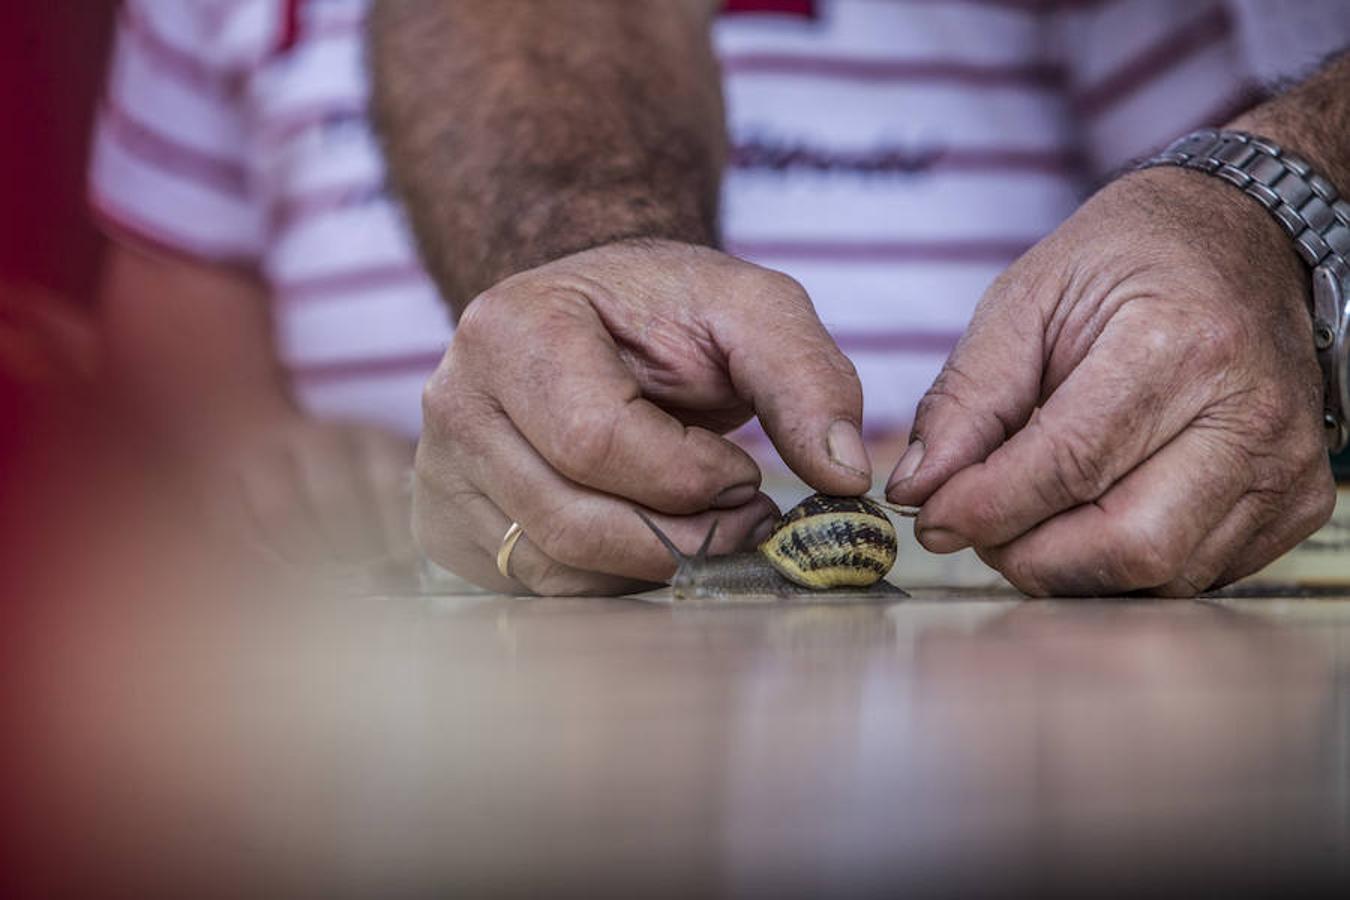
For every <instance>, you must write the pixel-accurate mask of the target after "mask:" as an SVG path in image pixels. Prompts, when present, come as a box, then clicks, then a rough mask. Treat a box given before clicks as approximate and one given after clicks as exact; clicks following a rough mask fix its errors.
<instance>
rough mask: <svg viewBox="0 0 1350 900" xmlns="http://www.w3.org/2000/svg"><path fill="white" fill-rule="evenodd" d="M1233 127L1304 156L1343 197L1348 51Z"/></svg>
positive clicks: (1349, 135)
mask: <svg viewBox="0 0 1350 900" xmlns="http://www.w3.org/2000/svg"><path fill="white" fill-rule="evenodd" d="M1231 126H1232V127H1234V128H1240V129H1243V130H1246V131H1251V132H1253V133H1254V134H1260V135H1264V136H1266V137H1269V138H1271V139H1272V140H1274V141H1276V142H1278V143H1280V144H1281V145H1283V146H1284V147H1285V148H1286V149H1287V150H1289V151H1290V152H1292V153H1297V154H1298V155H1300V156H1302V157H1304V158H1305V159H1307V160H1308V162H1309V163H1310V164H1311V165H1312V166H1313V168H1314V169H1315V170H1317V171H1318V172H1320V173H1321V174H1322V175H1323V176H1325V177H1326V178H1328V179H1330V181H1331V183H1332V184H1334V185H1335V186H1336V188H1337V190H1339V191H1340V193H1341V195H1342V196H1350V51H1346V52H1341V53H1340V54H1338V55H1336V56H1334V57H1332V58H1331V59H1330V60H1328V61H1327V62H1326V63H1325V64H1324V65H1323V66H1322V67H1321V68H1320V69H1319V70H1318V71H1317V72H1315V73H1314V74H1313V75H1312V76H1311V77H1309V78H1307V79H1306V80H1304V81H1302V82H1300V83H1299V84H1297V85H1295V86H1293V87H1292V88H1290V89H1289V90H1288V91H1285V92H1284V93H1282V94H1280V95H1279V96H1277V97H1275V98H1274V99H1272V100H1270V101H1267V102H1266V103H1263V104H1261V105H1260V106H1258V107H1256V108H1254V109H1252V110H1251V111H1250V112H1247V113H1245V114H1243V115H1242V116H1240V117H1238V118H1237V119H1236V120H1234V121H1233V122H1232V123H1231Z"/></svg>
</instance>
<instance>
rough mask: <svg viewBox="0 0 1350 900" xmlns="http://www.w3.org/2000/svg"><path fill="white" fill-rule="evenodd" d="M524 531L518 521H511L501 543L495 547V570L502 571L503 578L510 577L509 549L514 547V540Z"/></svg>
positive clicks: (518, 538)
mask: <svg viewBox="0 0 1350 900" xmlns="http://www.w3.org/2000/svg"><path fill="white" fill-rule="evenodd" d="M524 533H525V532H524V531H522V530H521V527H520V523H519V522H512V523H511V527H510V528H508V529H506V534H505V535H504V536H503V537H502V545H501V547H499V548H497V571H498V572H501V573H502V577H503V578H510V577H511V551H512V550H514V549H516V541H518V540H520V536H521V535H522V534H524Z"/></svg>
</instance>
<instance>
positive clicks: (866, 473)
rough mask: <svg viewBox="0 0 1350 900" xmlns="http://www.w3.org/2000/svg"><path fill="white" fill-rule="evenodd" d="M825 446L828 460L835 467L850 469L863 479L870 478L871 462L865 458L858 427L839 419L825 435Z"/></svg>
mask: <svg viewBox="0 0 1350 900" xmlns="http://www.w3.org/2000/svg"><path fill="white" fill-rule="evenodd" d="M825 446H826V449H828V450H829V453H830V459H831V460H833V461H834V464H835V465H837V466H842V467H844V468H845V469H850V470H852V471H854V472H857V473H858V474H859V475H862V476H863V477H865V478H871V477H872V461H871V460H870V459H868V458H867V448H866V447H864V446H863V439H862V434H861V433H860V432H859V431H858V426H857V425H854V424H853V423H852V422H850V421H848V420H847V419H839V420H838V421H836V422H835V423H834V424H832V425H831V426H830V430H829V431H827V432H826V433H825Z"/></svg>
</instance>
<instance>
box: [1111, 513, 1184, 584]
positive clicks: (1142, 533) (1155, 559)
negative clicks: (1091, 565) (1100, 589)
mask: <svg viewBox="0 0 1350 900" xmlns="http://www.w3.org/2000/svg"><path fill="white" fill-rule="evenodd" d="M1109 546H1110V548H1111V550H1110V552H1109V553H1108V557H1107V560H1106V569H1105V574H1106V576H1107V578H1108V580H1109V581H1110V582H1111V584H1109V585H1106V587H1108V588H1121V589H1134V588H1147V587H1156V586H1158V585H1161V584H1166V583H1168V582H1171V581H1173V580H1174V579H1176V578H1177V577H1178V576H1179V575H1180V574H1181V572H1182V568H1183V566H1184V565H1185V563H1186V560H1187V558H1188V556H1189V554H1190V548H1189V547H1188V546H1187V544H1186V543H1185V542H1183V541H1179V540H1175V539H1171V538H1170V537H1169V536H1168V535H1165V534H1164V533H1163V532H1162V530H1161V529H1157V528H1151V527H1148V526H1147V525H1134V524H1127V525H1120V526H1118V527H1117V530H1116V534H1115V535H1113V539H1112V540H1111V542H1110V544H1109Z"/></svg>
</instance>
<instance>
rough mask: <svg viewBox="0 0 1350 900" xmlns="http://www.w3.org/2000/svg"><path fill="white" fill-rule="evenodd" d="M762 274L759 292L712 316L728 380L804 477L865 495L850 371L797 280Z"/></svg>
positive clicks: (866, 466) (865, 465) (831, 490)
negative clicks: (722, 340)
mask: <svg viewBox="0 0 1350 900" xmlns="http://www.w3.org/2000/svg"><path fill="white" fill-rule="evenodd" d="M763 276H764V277H762V278H761V279H759V281H760V287H759V289H758V290H757V291H756V293H757V294H758V295H759V296H757V297H753V298H746V299H747V300H749V302H745V303H737V304H735V306H734V308H735V310H736V312H732V311H731V310H723V311H722V312H721V313H720V314H719V318H720V319H721V320H720V321H719V322H718V323H717V326H718V327H717V329H716V330H717V332H718V333H719V334H720V335H721V336H722V338H723V339H724V340H725V341H726V343H725V344H724V345H723V350H724V352H725V353H726V359H727V365H728V372H729V374H730V377H731V381H732V384H733V385H734V387H735V389H736V391H737V393H739V394H741V395H742V396H744V397H747V398H748V399H749V400H750V401H751V403H752V404H753V405H754V409H755V413H756V415H757V416H758V417H759V420H760V424H762V425H763V426H764V431H765V433H766V434H768V436H769V439H770V440H771V441H773V445H774V447H775V448H777V450H778V453H779V455H781V456H782V457H783V461H784V462H786V463H787V464H788V466H789V468H791V469H792V471H793V472H795V473H796V474H797V475H798V476H799V477H800V478H801V479H802V480H803V481H805V482H806V483H807V484H809V485H810V486H811V487H812V488H814V489H815V490H818V491H822V492H824V493H827V494H839V495H842V496H853V495H857V494H862V493H865V492H866V491H868V490H869V489H870V488H871V487H872V463H871V460H870V459H869V458H868V455H867V449H866V447H865V446H864V445H863V440H862V430H861V424H862V406H863V399H862V383H861V382H860V381H859V380H858V373H857V370H855V369H854V368H853V363H851V362H849V359H848V357H847V356H845V355H844V353H843V351H841V350H840V349H839V347H838V345H836V344H835V342H834V339H833V338H832V337H830V335H829V332H827V331H826V330H825V326H824V325H822V324H821V323H820V319H819V318H818V317H817V316H816V312H815V309H814V308H813V307H812V305H811V300H810V298H809V297H808V296H807V295H806V291H805V290H803V289H802V287H801V285H799V284H798V283H797V282H796V281H794V280H793V279H792V278H790V277H788V276H786V275H782V274H780V273H776V272H769V271H768V270H764V272H763ZM766 311H771V314H767V315H766Z"/></svg>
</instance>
